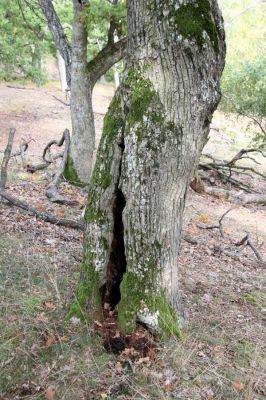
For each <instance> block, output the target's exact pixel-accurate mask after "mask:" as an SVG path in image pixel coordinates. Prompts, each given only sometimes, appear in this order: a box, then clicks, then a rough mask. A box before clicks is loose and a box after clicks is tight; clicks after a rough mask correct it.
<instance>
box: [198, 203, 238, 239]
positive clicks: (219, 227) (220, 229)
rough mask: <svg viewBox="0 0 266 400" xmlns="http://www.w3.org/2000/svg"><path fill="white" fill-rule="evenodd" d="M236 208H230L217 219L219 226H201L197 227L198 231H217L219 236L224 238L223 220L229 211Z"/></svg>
mask: <svg viewBox="0 0 266 400" xmlns="http://www.w3.org/2000/svg"><path fill="white" fill-rule="evenodd" d="M235 208H236V207H231V208H229V210H227V211H226V212H225V213H224V214H223V215H222V216H221V218H220V219H219V221H218V224H219V225H209V226H203V225H197V226H198V227H199V228H200V229H219V231H220V234H221V236H222V237H224V232H223V224H222V222H223V219H224V217H225V216H226V215H227V214H229V212H230V211H232V210H234V209H235Z"/></svg>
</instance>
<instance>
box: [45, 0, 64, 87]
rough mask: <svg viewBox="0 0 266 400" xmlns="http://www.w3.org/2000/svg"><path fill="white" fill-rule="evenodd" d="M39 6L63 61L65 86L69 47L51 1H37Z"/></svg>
mask: <svg viewBox="0 0 266 400" xmlns="http://www.w3.org/2000/svg"><path fill="white" fill-rule="evenodd" d="M39 5H40V7H41V9H42V11H43V13H44V15H45V17H46V19H47V24H48V27H49V29H50V32H51V34H52V36H53V39H54V43H55V46H56V48H57V50H59V52H60V54H61V56H62V57H63V59H64V61H65V66H66V78H67V84H68V86H69V87H70V82H71V47H70V44H69V43H68V40H67V37H66V34H65V32H64V29H63V27H62V25H61V22H60V20H59V18H58V16H57V14H56V11H55V9H54V6H53V3H52V0H39Z"/></svg>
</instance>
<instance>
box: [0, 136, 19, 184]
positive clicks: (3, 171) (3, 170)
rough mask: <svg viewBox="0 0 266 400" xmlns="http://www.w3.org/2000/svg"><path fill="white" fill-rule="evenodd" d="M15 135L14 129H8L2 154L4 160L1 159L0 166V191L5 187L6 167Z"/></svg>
mask: <svg viewBox="0 0 266 400" xmlns="http://www.w3.org/2000/svg"><path fill="white" fill-rule="evenodd" d="M15 133H16V129H15V128H10V130H9V135H8V141H7V145H6V149H5V152H4V158H3V162H2V166H1V181H0V190H1V191H2V190H4V189H5V187H6V181H7V166H8V163H9V160H10V157H11V151H12V146H13V141H14V136H15Z"/></svg>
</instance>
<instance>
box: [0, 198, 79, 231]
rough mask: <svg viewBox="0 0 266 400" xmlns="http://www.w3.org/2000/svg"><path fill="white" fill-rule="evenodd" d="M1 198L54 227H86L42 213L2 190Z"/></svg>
mask: <svg viewBox="0 0 266 400" xmlns="http://www.w3.org/2000/svg"><path fill="white" fill-rule="evenodd" d="M0 196H2V197H3V198H4V199H5V200H7V201H8V202H9V203H10V204H12V205H13V206H15V207H18V208H21V209H23V210H26V211H28V212H29V213H31V214H33V215H35V216H36V217H37V218H39V219H41V220H43V221H45V222H49V223H50V224H54V225H58V226H65V227H66V228H73V229H78V230H84V225H83V223H82V222H79V221H75V220H73V219H68V218H59V217H57V216H55V215H53V214H52V213H49V212H40V211H38V210H36V208H35V207H32V206H30V205H29V204H27V203H24V202H23V201H21V200H18V199H16V198H15V197H13V196H11V195H10V194H9V193H7V192H6V191H4V190H0Z"/></svg>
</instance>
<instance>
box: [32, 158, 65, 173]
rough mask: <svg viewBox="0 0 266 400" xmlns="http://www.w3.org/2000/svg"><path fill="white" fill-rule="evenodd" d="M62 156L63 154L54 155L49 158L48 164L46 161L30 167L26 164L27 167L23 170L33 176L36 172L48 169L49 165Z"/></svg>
mask: <svg viewBox="0 0 266 400" xmlns="http://www.w3.org/2000/svg"><path fill="white" fill-rule="evenodd" d="M63 154H64V153H58V154H55V155H54V156H52V158H51V160H50V161H49V162H46V161H45V162H43V163H40V164H37V165H30V164H27V165H26V166H25V170H26V171H27V172H30V173H32V174H34V172H36V171H41V170H43V169H45V168H48V167H49V165H51V164H52V163H53V162H55V161H56V160H57V159H58V158H61V157H63Z"/></svg>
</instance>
